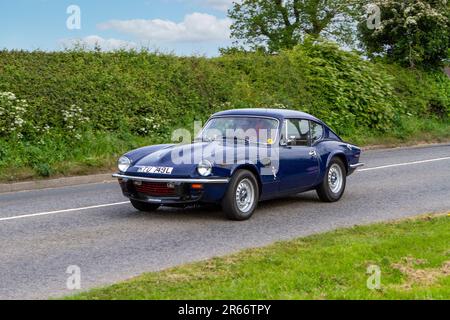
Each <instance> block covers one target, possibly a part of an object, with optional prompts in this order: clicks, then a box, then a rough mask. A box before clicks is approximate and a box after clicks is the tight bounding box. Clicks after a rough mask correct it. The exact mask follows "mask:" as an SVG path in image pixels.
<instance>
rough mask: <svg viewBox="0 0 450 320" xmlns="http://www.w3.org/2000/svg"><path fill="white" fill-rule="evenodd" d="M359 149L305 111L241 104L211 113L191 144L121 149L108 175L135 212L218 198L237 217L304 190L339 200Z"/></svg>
mask: <svg viewBox="0 0 450 320" xmlns="http://www.w3.org/2000/svg"><path fill="white" fill-rule="evenodd" d="M360 155H361V149H360V148H358V147H357V146H354V145H352V144H349V143H346V142H344V141H342V139H341V138H339V136H338V135H337V134H336V133H334V132H333V131H332V130H331V129H330V128H329V127H328V126H327V125H326V124H325V123H323V122H322V121H321V120H319V119H317V118H315V117H313V116H311V115H309V114H307V113H303V112H299V111H291V110H278V109H239V110H230V111H224V112H219V113H217V114H214V115H213V116H212V117H211V118H210V119H209V120H208V121H207V123H206V125H205V126H204V127H203V129H202V130H201V131H200V132H199V133H198V135H197V136H196V137H195V138H194V139H189V143H184V144H183V143H181V144H164V145H155V146H148V147H144V148H140V149H137V150H134V151H131V152H129V153H127V154H125V155H124V156H122V157H121V158H120V159H119V162H118V167H119V172H118V173H117V174H115V175H114V177H116V178H118V180H119V183H120V186H121V188H122V192H123V194H124V195H125V196H126V197H128V198H129V199H130V201H131V203H132V205H133V206H134V207H135V208H136V209H138V210H140V211H154V210H156V209H158V208H159V207H160V206H188V205H192V204H196V203H216V204H220V205H221V206H222V209H223V211H224V213H225V214H226V216H227V217H228V218H229V219H232V220H239V221H241V220H246V219H249V218H250V217H251V216H252V215H253V213H254V211H255V209H256V207H257V205H258V203H259V202H260V201H266V200H269V199H274V198H278V197H283V196H286V195H290V194H297V193H300V192H305V191H309V190H317V194H318V196H319V198H320V199H321V200H323V201H325V202H335V201H338V200H339V199H341V197H342V195H343V194H344V191H345V186H346V178H347V176H349V175H350V174H352V173H353V172H354V171H355V170H356V169H357V168H358V167H360V166H362V165H363V164H362V163H360V162H359V160H360Z"/></svg>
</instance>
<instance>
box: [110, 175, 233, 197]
mask: <svg viewBox="0 0 450 320" xmlns="http://www.w3.org/2000/svg"><path fill="white" fill-rule="evenodd" d="M113 177H115V178H117V179H118V180H119V184H120V187H121V188H122V192H123V194H124V196H126V197H128V198H130V199H133V200H138V201H142V202H148V203H158V204H162V205H187V204H193V203H196V202H200V201H203V200H204V201H206V202H215V201H216V200H217V199H219V198H220V193H221V192H223V190H224V189H225V187H226V185H227V184H228V182H229V179H227V178H210V179H208V178H199V179H195V178H170V177H167V178H149V177H137V176H129V175H123V174H114V175H113ZM169 185H170V189H169ZM194 185H197V186H199V185H200V186H201V188H198V187H197V188H195V189H194V188H193V186H194ZM224 186H225V187H224ZM155 190H156V191H155ZM155 192H156V193H155Z"/></svg>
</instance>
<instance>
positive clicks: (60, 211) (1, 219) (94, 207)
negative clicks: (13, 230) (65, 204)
mask: <svg viewBox="0 0 450 320" xmlns="http://www.w3.org/2000/svg"><path fill="white" fill-rule="evenodd" d="M127 203H130V202H129V201H125V202H116V203H109V204H101V205H97V206H90V207H84V208H75V209H66V210H57V211H49V212H41V213H33V214H24V215H21V216H13V217H7V218H0V222H1V221H9V220H17V219H25V218H33V217H40V216H48V215H52V214H58V213H67V212H74V211H85V210H90V209H98V208H106V207H113V206H120V205H124V204H127Z"/></svg>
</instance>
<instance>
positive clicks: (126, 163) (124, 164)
mask: <svg viewBox="0 0 450 320" xmlns="http://www.w3.org/2000/svg"><path fill="white" fill-rule="evenodd" d="M130 166H131V161H130V159H128V158H127V157H120V159H119V162H118V167H119V170H120V172H126V171H127V170H128V168H129V167H130Z"/></svg>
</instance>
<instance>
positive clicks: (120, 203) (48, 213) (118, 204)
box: [0, 157, 450, 222]
mask: <svg viewBox="0 0 450 320" xmlns="http://www.w3.org/2000/svg"><path fill="white" fill-rule="evenodd" d="M443 160H450V157H444V158H436V159H429V160H421V161H413V162H405V163H397V164H390V165H386V166H379V167H373V168H366V169H358V170H357V171H358V172H364V171H373V170H381V169H387V168H394V167H402V166H410V165H415V164H422V163H429V162H435V161H443ZM129 203H130V202H129V201H124V202H116V203H110V204H101V205H97V206H90V207H83V208H75V209H66V210H57V211H50V212H41V213H33V214H24V215H21V216H13V217H7V218H0V222H2V221H10V220H17V219H25V218H33V217H40V216H48V215H52V214H58V213H67V212H76V211H86V210H91V209H98V208H107V207H113V206H120V205H124V204H129Z"/></svg>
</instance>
